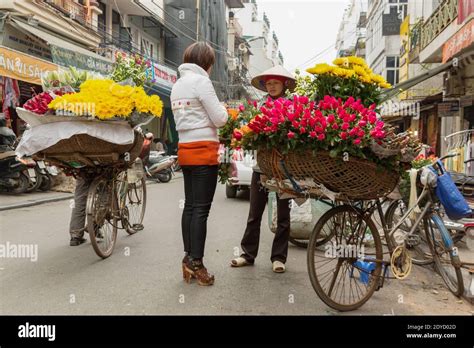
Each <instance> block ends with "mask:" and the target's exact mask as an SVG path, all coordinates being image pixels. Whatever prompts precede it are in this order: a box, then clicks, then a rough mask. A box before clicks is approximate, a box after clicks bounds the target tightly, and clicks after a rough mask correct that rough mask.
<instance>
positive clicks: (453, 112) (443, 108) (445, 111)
mask: <svg viewBox="0 0 474 348" xmlns="http://www.w3.org/2000/svg"><path fill="white" fill-rule="evenodd" d="M459 109H460V108H459V101H458V100H453V101H447V102H442V103H439V104H438V116H439V117H455V116H459Z"/></svg>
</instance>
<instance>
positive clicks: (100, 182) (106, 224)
mask: <svg viewBox="0 0 474 348" xmlns="http://www.w3.org/2000/svg"><path fill="white" fill-rule="evenodd" d="M116 210H117V200H116V198H115V195H114V184H113V180H107V179H106V178H97V179H95V180H94V181H93V182H92V184H91V186H90V188H89V193H88V196H87V206H86V213H87V231H88V232H89V237H90V239H91V244H92V247H93V248H94V251H95V252H96V254H97V255H98V256H100V257H101V258H103V259H105V258H107V257H109V256H110V255H112V252H113V250H114V246H115V241H116V239H117V215H116Z"/></svg>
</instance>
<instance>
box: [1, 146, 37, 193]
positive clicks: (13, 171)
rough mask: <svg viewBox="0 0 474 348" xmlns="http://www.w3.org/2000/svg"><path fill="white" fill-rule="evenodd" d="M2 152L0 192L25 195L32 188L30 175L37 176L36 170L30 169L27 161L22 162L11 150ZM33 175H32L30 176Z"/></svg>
mask: <svg viewBox="0 0 474 348" xmlns="http://www.w3.org/2000/svg"><path fill="white" fill-rule="evenodd" d="M2 150H3V151H2V152H0V191H2V192H8V193H13V194H17V193H24V192H27V190H28V189H29V187H30V183H31V181H30V175H33V176H34V177H36V175H35V170H34V168H30V167H28V164H26V163H25V162H26V161H20V160H18V159H17V157H16V155H15V151H13V150H12V149H11V148H9V149H2ZM30 173H31V174H30Z"/></svg>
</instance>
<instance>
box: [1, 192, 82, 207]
mask: <svg viewBox="0 0 474 348" xmlns="http://www.w3.org/2000/svg"><path fill="white" fill-rule="evenodd" d="M70 198H74V194H73V193H71V194H66V196H61V197H53V198H45V199H40V200H37V201H29V202H24V203H18V204H12V205H8V206H4V207H0V211H4V210H13V209H19V208H26V207H32V206H35V205H40V204H45V203H52V202H59V201H65V200H66V199H70Z"/></svg>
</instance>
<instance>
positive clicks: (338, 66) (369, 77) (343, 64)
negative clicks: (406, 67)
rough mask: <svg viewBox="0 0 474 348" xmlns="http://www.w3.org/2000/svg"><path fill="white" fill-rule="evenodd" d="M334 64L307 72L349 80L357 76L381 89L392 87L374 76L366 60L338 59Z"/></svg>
mask: <svg viewBox="0 0 474 348" xmlns="http://www.w3.org/2000/svg"><path fill="white" fill-rule="evenodd" d="M333 64H334V65H335V66H331V65H329V64H326V63H322V64H317V65H316V66H314V67H312V68H309V69H307V70H306V71H307V72H308V73H310V74H315V75H324V74H330V75H333V76H338V77H342V78H348V79H349V78H352V77H354V76H355V77H356V78H357V79H358V80H360V81H362V82H363V83H366V84H376V85H378V86H379V87H381V88H390V87H392V86H391V85H390V84H389V83H388V82H387V81H386V80H385V79H384V78H383V77H382V76H380V75H376V74H374V73H373V72H372V70H371V69H370V68H369V66H368V65H367V63H366V62H365V60H364V59H362V58H360V57H342V58H336V59H335V60H334V61H333Z"/></svg>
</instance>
